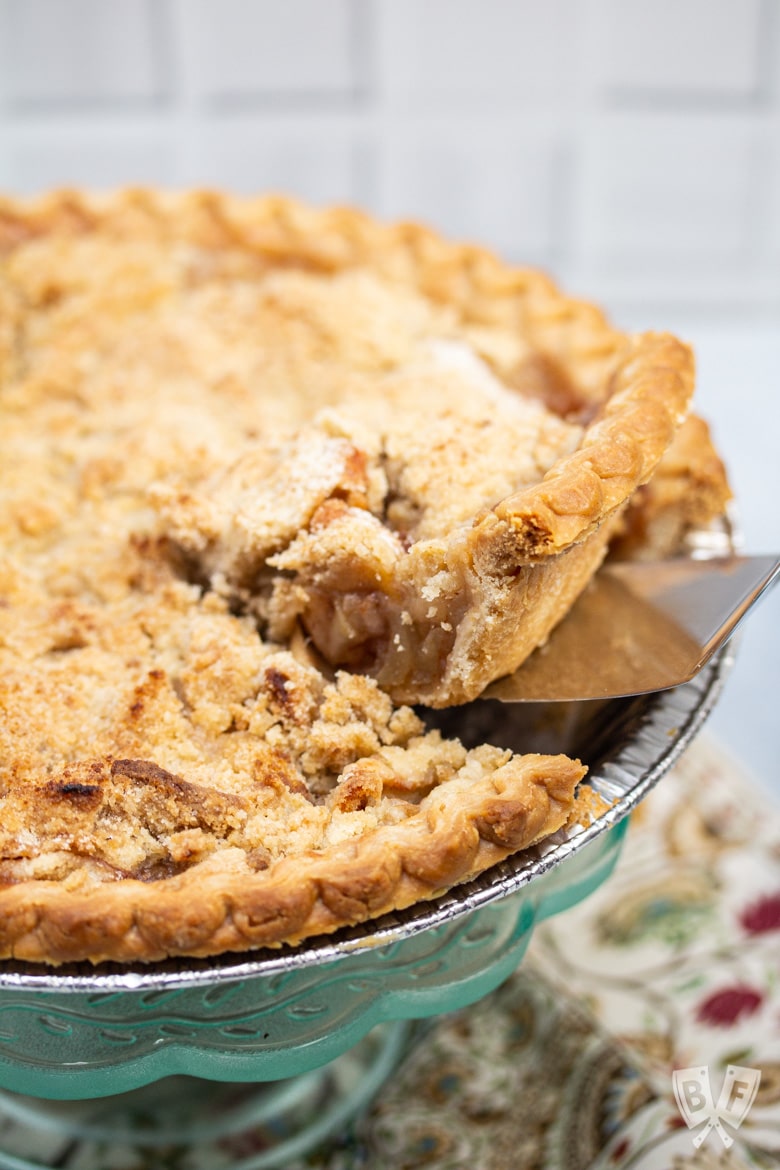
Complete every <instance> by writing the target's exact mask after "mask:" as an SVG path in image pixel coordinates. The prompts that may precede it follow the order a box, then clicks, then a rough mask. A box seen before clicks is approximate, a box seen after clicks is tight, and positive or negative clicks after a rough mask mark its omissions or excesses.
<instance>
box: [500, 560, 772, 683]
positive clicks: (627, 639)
mask: <svg viewBox="0 0 780 1170" xmlns="http://www.w3.org/2000/svg"><path fill="white" fill-rule="evenodd" d="M779 575H780V558H778V557H777V556H776V555H770V556H737V555H730V556H724V557H705V558H702V559H696V558H688V557H680V558H677V559H673V560H667V561H655V562H649V561H648V562H641V561H636V562H620V563H616V564H609V565H605V566H603V567H602V568H601V569H600V571H599V572H598V573H597V574H596V577H595V578H594V579H593V581H592V582H591V583H590V585H589V586H588V587H587V588H586V590H585V591H584V593H583V594H582V596H581V597H580V598H579V600H578V601H577V602H576V604H575V605H574V606H573V608H572V609H571V610H570V612H569V614H568V615H567V616H566V617H565V618H564V619H563V621H562V622H561V623H560V624H559V625H558V626H556V628H555V629H554V630H553V632H552V634H551V635H550V637H549V639H548V640H547V642H546V643H545V645H544V646H541V647H539V649H538V650H535V651H534V653H533V654H532V655H531V657H530V658H528V659H527V660H526V661H525V662H524V663H523V665H522V666H520V667H519V669H518V670H516V671H515V673H514V674H511V675H508V676H507V677H506V678H502V679H499V680H498V681H497V682H495V683H493V684H492V685H491V686H489V687H488V688H487V690H486V691H485V692H484V694H483V696H482V697H483V698H485V699H500V700H502V701H504V702H510V703H523V702H525V703H529V702H543V703H550V702H571V701H572V700H577V699H612V698H619V697H621V696H624V695H641V694H646V693H647V692H649V691H664V690H668V688H669V687H675V686H678V685H679V684H680V683H684V682H688V681H689V680H690V679H692V678H693V677H694V676H695V675H696V674H697V673H698V672H699V671H700V670H701V668H702V667H703V666H704V665H705V663H706V662H707V661H708V660H709V659H710V658H711V657H712V655H713V654H714V653H715V651H716V650H718V649H719V648H720V647H721V646H722V645H723V644H724V642H726V641H727V640H728V639H729V638H730V637H731V635H732V634H733V633H734V631H735V629H736V628H737V626H738V625H739V624H740V622H741V621H742V619H743V618H744V617H745V615H746V614H747V613H748V612H749V611H750V610H751V609H752V608H753V606H754V605H755V604H756V602H757V601H758V599H759V598H760V597H761V596H762V595H763V594H765V593H766V591H767V590H768V589H769V588H770V586H771V585H772V584H773V583H774V582H775V581H776V580H777V578H778V576H779Z"/></svg>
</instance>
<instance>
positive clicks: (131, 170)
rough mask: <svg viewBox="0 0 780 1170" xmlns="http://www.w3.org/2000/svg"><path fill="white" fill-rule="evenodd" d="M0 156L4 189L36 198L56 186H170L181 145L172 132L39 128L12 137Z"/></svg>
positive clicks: (146, 126) (148, 127) (146, 127)
mask: <svg viewBox="0 0 780 1170" xmlns="http://www.w3.org/2000/svg"><path fill="white" fill-rule="evenodd" d="M4 147H5V149H4V150H3V151H2V152H0V184H2V186H3V187H6V188H7V187H8V186H11V185H13V187H14V188H15V189H16V190H17V191H19V192H21V193H23V194H29V195H34V194H38V193H40V192H43V191H46V190H49V189H51V188H52V187H62V186H65V187H88V188H93V189H98V190H106V189H112V188H115V187H120V186H138V185H143V184H150V185H153V186H164V187H171V186H174V185H175V184H176V182H177V176H178V158H177V154H178V150H179V145H178V143H177V142H176V139H175V136H174V134H173V133H172V131H171V129H170V128H168V127H166V126H164V125H163V126H159V125H155V124H154V123H151V122H148V123H147V122H144V123H141V124H140V125H130V126H125V125H121V126H110V127H109V126H104V125H98V126H91V125H78V126H70V125H66V126H62V125H56V126H48V125H44V126H40V127H39V126H35V127H31V128H27V129H26V130H25V132H24V133H23V134H20V133H18V132H15V133H13V134H12V135H8V136H7V137H6V141H5V143H4Z"/></svg>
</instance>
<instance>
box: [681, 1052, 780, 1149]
mask: <svg viewBox="0 0 780 1170" xmlns="http://www.w3.org/2000/svg"><path fill="white" fill-rule="evenodd" d="M760 1080H761V1072H760V1070H759V1069H757V1068H742V1067H741V1066H740V1065H738V1064H730V1065H729V1066H728V1068H727V1069H726V1077H725V1080H724V1081H723V1086H722V1088H721V1090H720V1096H719V1097H718V1101H717V1104H715V1103H714V1102H713V1098H712V1089H711V1087H710V1070H709V1069H708V1068H702V1067H699V1068H678V1069H675V1071H674V1072H673V1073H672V1085H673V1087H674V1095H675V1097H676V1098H677V1105H678V1107H679V1110H680V1113H682V1115H683V1118H684V1120H685V1124H686V1125H687V1126H688V1128H689V1129H696V1128H697V1127H698V1126H701V1129H700V1131H699V1133H697V1134H696V1135H695V1136H694V1139H693V1144H694V1145H695V1146H696V1147H697V1148H698V1147H699V1146H700V1145H701V1144H702V1143H703V1142H704V1141H705V1140H706V1138H707V1137H708V1136H709V1133H710V1130H713V1129H714V1130H716V1131H717V1134H718V1137H719V1138H720V1139H721V1141H722V1142H723V1144H724V1146H726V1148H728V1147H729V1146H732V1145H733V1144H734V1138H733V1137H732V1136H731V1134H730V1133H729V1132H728V1130H727V1129H726V1125H727V1126H729V1127H730V1128H731V1129H739V1127H740V1125H741V1124H742V1122H743V1121H744V1120H745V1118H746V1117H747V1115H748V1113H749V1111H750V1106H751V1105H752V1104H753V1102H754V1101H755V1098H756V1093H757V1092H758V1086H759V1082H760ZM724 1122H725V1125H724Z"/></svg>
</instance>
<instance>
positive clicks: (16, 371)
mask: <svg viewBox="0 0 780 1170" xmlns="http://www.w3.org/2000/svg"><path fill="white" fill-rule="evenodd" d="M0 302H1V303H2V313H3V318H4V324H3V331H2V334H0V369H2V371H3V373H2V381H1V382H0V414H1V415H2V432H1V433H2V459H1V460H0V539H1V540H2V545H3V550H4V555H3V560H2V563H0V709H2V713H3V718H2V721H1V722H0V882H3V881H5V882H11V883H13V882H19V881H22V880H27V879H35V880H48V881H55V880H56V881H58V882H65V883H67V884H68V885H69V887H73V888H81V887H82V886H90V885H92V884H95V883H103V882H106V881H114V880H117V879H118V878H122V877H128V876H131V877H140V878H143V879H144V880H153V879H160V878H164V877H168V876H171V875H175V874H177V873H180V872H182V871H183V870H185V869H187V868H188V867H191V866H193V865H196V864H201V863H202V862H203V861H204V860H205V859H207V858H209V857H211V856H212V855H215V854H217V853H219V854H220V855H221V856H223V859H224V860H225V864H228V860H229V859H232V860H230V864H231V865H233V866H238V867H239V868H241V867H243V866H245V867H247V868H248V869H249V870H253V871H259V870H262V869H264V868H266V867H268V866H269V865H271V864H273V863H274V862H275V861H277V860H279V859H281V858H284V857H288V856H297V855H300V854H302V853H306V852H307V851H319V850H323V849H325V848H327V847H329V846H331V845H333V844H335V843H338V842H343V841H347V840H349V839H351V838H356V837H358V836H360V835H362V834H364V833H365V832H366V831H368V830H370V829H371V828H374V827H376V826H380V825H384V826H391V825H395V824H398V823H401V822H403V821H404V819H406V818H407V817H408V816H410V815H411V814H412V813H413V812H415V811H418V809H419V807H420V806H421V805H423V804H424V802H425V801H426V800H427V799H428V798H429V796H430V794H431V792H433V791H434V790H435V789H437V788H438V787H439V786H440V785H443V784H448V785H450V786H454V788H455V789H457V787H458V786H459V785H468V784H470V783H473V781H474V780H475V779H476V778H478V777H483V778H484V777H485V776H488V775H491V774H493V773H497V772H498V771H500V770H501V769H502V768H505V767H507V766H510V764H511V762H510V760H509V754H508V753H506V752H501V751H499V750H498V749H493V748H483V749H479V750H478V751H472V752H466V751H465V750H464V749H463V748H462V747H461V746H460V744H458V743H457V742H445V741H442V740H441V738H440V737H439V736H438V735H437V734H435V733H429V734H423V730H422V726H421V724H420V722H419V720H418V719H417V717H416V716H415V715H414V714H413V712H412V711H411V709H410V708H408V707H404V706H401V707H398V706H395V705H393V704H392V703H391V701H390V699H389V698H388V697H387V695H386V694H384V693H383V692H382V691H381V690H380V689H379V688H378V686H377V685H376V683H375V682H374V681H373V680H371V679H369V678H367V677H364V676H358V675H350V674H347V673H343V672H340V673H336V674H335V675H332V674H331V673H329V672H325V673H323V671H322V670H320V669H319V668H318V667H317V666H315V665H314V662H313V660H312V659H311V657H307V655H306V654H305V653H302V652H301V653H298V654H297V655H296V654H294V653H293V652H291V650H290V649H288V648H286V647H287V646H288V644H290V640H291V639H292V638H293V635H294V630H295V626H296V620H297V617H298V615H299V613H300V612H301V608H302V606H303V604H304V601H306V602H307V603H310V602H311V598H310V597H308V596H307V597H306V598H304V599H302V598H301V597H300V596H299V595H298V594H296V589H300V586H299V585H297V584H296V576H297V569H298V567H299V565H300V563H301V560H302V559H303V560H304V561H305V560H306V558H307V557H308V558H309V561H311V555H310V554H311V546H316V556H315V559H316V557H320V556H327V555H328V549H329V547H336V546H338V549H339V550H340V552H343V549H344V547H345V542H346V547H347V550H348V553H349V557H350V558H351V560H350V563H351V564H352V566H353V568H354V566H356V565H357V566H358V567H359V572H360V574H361V581H362V582H363V583H365V581H368V582H369V583H370V585H371V587H372V589H373V590H375V592H373V593H372V592H371V590H365V589H364V590H363V594H362V596H361V597H360V599H359V602H357V601H356V605H358V604H359V606H360V607H361V609H360V618H359V621H360V623H361V626H362V627H365V626H366V624H368V626H371V623H372V622H373V623H374V624H375V626H376V628H377V629H379V628H380V627H381V628H382V630H383V631H384V630H385V626H384V625H383V622H384V621H385V617H386V615H385V612H384V610H383V608H382V607H383V605H384V604H385V603H384V601H383V600H381V598H382V597H385V596H387V594H388V592H392V588H393V586H392V580H393V574H394V573H396V572H397V571H398V565H399V563H400V562H403V561H404V559H405V558H406V557H407V555H408V553H409V550H410V548H411V547H413V546H415V545H417V546H420V547H421V548H422V550H423V552H422V555H423V556H424V557H428V558H429V559H430V557H431V556H433V557H434V558H435V556H436V555H437V549H438V545H437V543H436V542H437V540H440V539H441V538H442V537H443V536H444V535H447V534H450V533H451V532H452V531H453V530H456V529H457V528H458V527H459V526H464V525H467V524H468V523H469V521H470V519H471V517H473V515H474V513H475V512H476V511H478V510H479V508H481V507H485V506H490V505H491V504H492V503H494V502H496V501H497V500H499V499H501V498H503V497H504V496H506V495H507V494H508V493H509V492H511V491H512V490H514V489H516V488H517V487H519V486H522V485H523V484H524V483H527V482H535V481H536V480H538V479H540V478H541V476H542V475H543V474H544V472H545V471H546V470H547V468H548V467H549V466H551V464H552V463H553V462H554V461H555V460H556V459H557V458H558V457H559V456H560V455H561V454H562V453H566V452H568V451H570V450H572V449H573V448H574V447H576V445H577V443H578V441H579V438H580V435H581V431H582V428H581V426H580V425H579V423H577V422H574V421H571V420H570V419H567V418H565V417H562V415H559V414H556V413H555V411H551V410H549V409H548V408H547V406H546V405H544V404H543V403H542V402H541V401H539V400H538V396H536V397H535V396H534V395H532V394H529V395H528V396H526V397H523V396H519V395H518V394H517V393H516V392H515V391H514V390H512V389H511V388H510V387H509V384H508V383H506V384H505V383H504V382H503V381H502V380H501V378H500V377H499V375H498V374H497V373H496V370H497V369H498V368H499V366H500V364H501V362H503V363H504V365H507V363H509V365H510V366H511V365H513V364H514V365H517V363H518V362H520V361H521V359H522V357H523V348H522V345H520V343H516V344H513V342H512V340H511V336H510V334H509V333H507V332H502V330H501V329H500V328H499V327H491V326H489V325H483V326H482V327H481V328H479V329H477V328H476V327H475V328H474V329H473V336H471V338H470V339H469V336H468V331H466V333H465V334H464V330H463V328H462V323H461V322H459V319H458V315H457V313H456V312H455V310H454V309H453V308H452V307H451V306H447V305H445V304H442V303H440V302H437V301H436V300H435V299H432V298H428V297H426V296H424V295H423V294H422V293H421V292H420V291H419V290H416V289H414V288H412V287H411V286H410V285H409V284H408V283H403V282H400V281H398V280H395V279H393V278H392V277H391V276H383V275H381V274H378V273H372V272H369V271H367V270H364V269H361V268H356V269H354V270H351V271H348V272H343V273H338V274H330V273H322V272H317V271H305V270H302V269H296V268H294V267H293V268H290V269H289V270H286V269H284V268H283V267H279V268H274V267H273V266H271V267H270V268H269V265H268V262H267V260H266V259H263V258H261V257H260V256H259V255H255V254H253V253H252V252H251V251H250V250H247V249H239V248H235V249H230V248H224V247H223V248H221V249H219V250H214V249H209V248H206V247H198V246H195V245H194V244H188V243H186V242H183V241H181V240H171V241H168V242H167V243H162V244H161V242H160V241H159V240H152V241H150V240H145V239H143V238H141V239H138V238H132V235H130V236H129V237H127V238H126V237H125V236H124V235H123V234H122V233H121V232H119V233H117V234H113V235H112V234H111V233H110V232H106V231H97V230H95V231H87V232H76V233H70V234H68V233H63V234H61V235H57V234H56V233H54V234H52V235H46V236H42V237H41V238H32V239H30V240H28V241H26V242H24V243H22V244H21V245H20V246H17V247H14V248H12V249H11V250H10V251H9V253H8V254H7V255H6V256H5V258H4V259H3V260H2V262H1V263H0ZM464 338H465V339H464ZM334 542H335V544H334ZM426 549H430V550H432V551H427V552H426V551H425V550H426ZM339 555H340V554H339ZM337 561H338V558H337ZM334 563H336V562H334ZM336 571H338V568H336ZM428 576H429V577H430V581H429V582H428V584H427V586H426V588H427V593H426V598H427V600H426V605H428V606H429V607H430V606H432V607H433V608H432V609H431V613H432V614H435V610H436V606H435V603H436V598H437V597H438V596H439V595H440V593H441V587H442V586H444V585H446V577H447V574H446V571H445V570H440V571H438V572H437V571H434V572H429V573H428ZM372 606H373V607H374V608H373V610H372ZM402 615H403V616H402V617H401V618H400V619H399V620H400V622H401V625H402V626H406V625H408V624H409V623H410V622H411V618H410V616H409V613H408V611H406V610H402ZM331 619H333V621H334V622H335V623H336V624H338V622H339V621H341V622H348V613H347V611H344V610H342V611H340V613H339V614H336V615H334V614H329V615H324V620H325V622H326V624H327V623H328V622H331ZM331 624H332V622H331ZM440 627H441V633H442V635H443V636H444V637H445V638H446V637H450V636H451V633H452V625H451V624H450V623H448V622H446V621H445V620H444V619H442V620H441V622H440ZM344 636H345V637H347V638H349V636H350V634H349V630H348V629H347V630H346V631H345V632H344ZM396 637H397V638H398V649H399V652H403V650H404V647H403V646H402V645H401V643H400V635H396Z"/></svg>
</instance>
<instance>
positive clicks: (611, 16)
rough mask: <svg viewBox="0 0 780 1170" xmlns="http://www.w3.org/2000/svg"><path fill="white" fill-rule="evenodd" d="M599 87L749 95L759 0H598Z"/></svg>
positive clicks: (755, 67) (755, 72)
mask: <svg viewBox="0 0 780 1170" xmlns="http://www.w3.org/2000/svg"><path fill="white" fill-rule="evenodd" d="M591 16H592V20H593V22H594V31H595V32H596V36H595V38H594V43H595V44H598V46H599V51H597V57H598V60H597V62H596V70H597V73H598V75H599V77H598V79H599V81H600V83H601V85H602V87H603V88H604V89H605V90H607V91H610V90H613V91H619V92H620V93H630V92H632V91H635V92H643V93H651V92H657V93H658V94H669V93H680V94H708V95H714V96H717V97H735V96H736V97H739V96H748V95H751V94H753V93H755V92H756V90H757V88H758V85H759V46H760V26H761V0H596V2H595V4H594V7H593V10H592V14H591Z"/></svg>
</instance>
